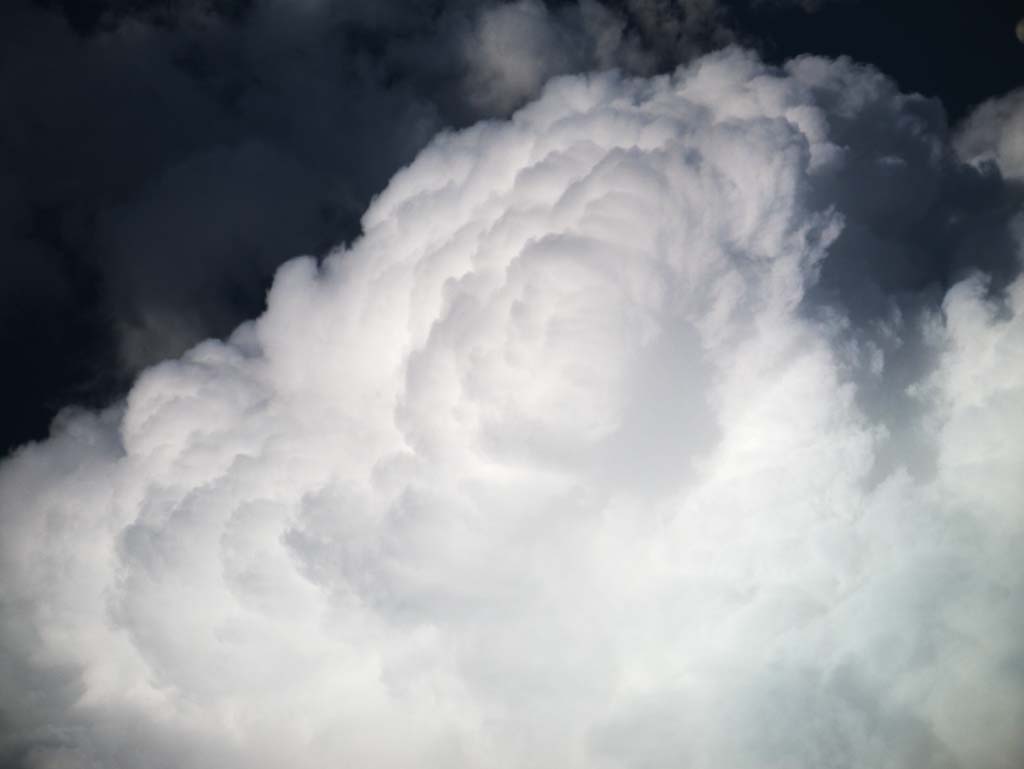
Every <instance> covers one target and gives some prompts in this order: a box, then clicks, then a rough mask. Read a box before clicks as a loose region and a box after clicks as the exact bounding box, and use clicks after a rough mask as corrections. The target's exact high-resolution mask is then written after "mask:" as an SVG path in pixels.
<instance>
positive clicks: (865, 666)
mask: <svg viewBox="0 0 1024 769" xmlns="http://www.w3.org/2000/svg"><path fill="white" fill-rule="evenodd" d="M930 115H931V113H930V112H929V110H928V107H927V105H926V104H924V103H923V102H922V101H921V100H919V99H915V98H913V97H903V96H901V95H899V94H898V93H897V92H896V90H895V88H894V87H893V86H892V84H891V83H889V82H888V81H886V80H885V79H884V78H882V77H880V76H878V75H877V74H875V73H872V72H870V71H867V70H863V69H860V68H858V67H856V66H854V65H852V64H850V63H848V62H842V61H841V62H827V61H824V60H819V59H803V60H798V61H796V62H794V63H792V64H790V65H788V66H787V68H786V69H785V70H784V71H779V70H773V69H771V68H768V67H765V66H763V65H762V64H761V63H759V62H758V61H757V60H755V59H754V58H752V57H751V56H749V55H748V54H745V53H743V52H740V51H736V50H732V51H728V52H726V53H723V54H719V55H715V56H712V57H710V58H706V59H703V60H701V61H699V62H697V63H696V64H694V65H693V66H692V67H690V68H687V69H683V70H680V71H679V72H678V73H676V74H675V75H673V76H671V77H662V78H656V79H651V80H627V79H622V78H619V77H616V76H614V75H594V76H587V77H570V78H563V79H557V80H555V81H554V82H552V83H551V84H550V85H549V86H548V87H547V88H546V89H545V92H544V95H543V97H542V98H541V99H540V100H539V101H538V102H536V103H533V104H531V105H529V106H528V107H526V108H525V109H523V110H522V111H520V112H519V113H517V114H516V115H515V117H514V118H513V119H512V120H510V121H508V122H501V123H497V122H491V123H483V124H480V125H478V126H475V127H473V128H471V129H468V130H466V131H463V132H460V133H456V134H446V135H442V136H439V137H438V138H437V139H435V141H434V142H433V143H432V144H431V145H430V146H429V147H428V148H427V149H426V150H424V152H423V153H421V154H420V156H419V157H418V158H417V160H416V161H415V162H414V163H413V164H412V165H411V166H409V167H408V168H406V169H404V170H403V171H401V172H399V173H398V174H397V175H396V176H395V177H394V179H393V180H392V181H391V183H390V184H389V186H388V187H387V189H386V190H384V192H382V193H381V194H380V195H379V196H378V198H377V199H376V200H375V202H374V203H373V205H372V206H371V208H370V209H369V210H368V211H367V213H366V215H365V217H364V220H363V225H364V231H365V235H364V236H363V237H362V239H360V240H359V241H358V242H356V243H355V244H354V245H353V246H352V247H351V248H349V249H347V250H342V251H339V252H338V253H336V254H334V255H333V256H331V257H330V258H329V259H328V260H327V261H326V262H325V263H324V264H323V265H322V266H321V267H319V268H318V267H317V265H316V264H315V263H314V262H313V261H312V260H308V259H307V260H298V261H294V262H291V263H289V264H287V265H285V266H284V267H283V268H282V269H281V270H280V272H279V274H278V276H277V279H276V281H275V285H274V288H273V290H272V292H271V294H270V297H269V303H268V310H267V312H266V313H265V314H264V315H263V316H262V317H261V318H259V319H258V320H256V321H254V322H253V323H251V324H247V325H246V326H243V327H242V328H241V329H239V331H238V332H236V334H235V335H234V336H233V337H232V339H231V340H230V341H228V342H226V343H220V342H206V343H204V344H202V345H200V346H199V347H197V348H195V349H194V350H192V351H191V352H190V353H188V354H187V355H186V356H185V357H184V358H182V359H181V360H179V361H173V362H168V363H164V364H161V365H159V366H157V367H155V368H152V369H150V370H148V371H147V372H145V373H144V374H143V375H142V377H141V378H140V379H139V381H138V382H137V383H136V385H135V387H134V388H133V389H132V391H131V393H130V395H129V397H128V399H127V401H126V403H125V404H124V405H123V406H122V407H118V408H116V409H114V410H111V411H110V412H108V413H106V414H102V415H91V414H84V413H78V414H69V415H67V416H66V417H65V418H64V419H63V421H62V422H61V423H60V424H58V425H57V426H56V427H55V430H54V435H53V437H52V438H51V439H50V440H49V441H47V442H45V443H42V444H38V445H35V446H29V447H26V448H24V449H23V450H22V451H20V452H19V453H18V454H17V455H16V456H14V457H13V458H12V459H10V460H9V461H8V462H6V463H5V464H4V465H3V466H2V468H0V508H2V511H3V523H2V525H3V537H2V540H0V541H2V545H0V584H2V585H3V588H2V591H3V592H2V596H3V606H4V611H3V625H2V630H0V643H2V644H3V649H4V652H3V658H2V659H3V660H4V664H3V666H2V667H0V686H2V688H3V689H4V690H5V691H14V690H20V691H25V692H27V693H28V695H27V697H26V698H25V704H24V705H21V706H18V707H12V706H10V705H8V709H7V710H6V711H5V712H4V713H3V718H4V721H5V722H6V724H7V733H8V737H7V738H6V739H7V743H6V746H5V747H7V748H8V749H9V752H11V755H15V754H16V755H19V756H22V757H24V758H26V761H27V763H28V765H30V766H42V767H63V766H81V765H90V763H92V764H97V765H101V766H104V767H119V766H134V765H137V764H138V762H139V760H140V756H144V757H145V762H146V764H147V765H151V766H167V767H179V766H180V767H206V766H209V767H213V766H217V767H230V766H247V767H277V766H282V765H288V766H295V767H321V766H325V765H334V764H342V763H345V764H352V765H356V766H373V767H399V766H410V765H416V766H427V767H429V766H438V767H441V766H443V767H459V766H465V767H482V766H487V767H520V766H527V765H529V766H537V767H556V766H557V767H623V768H626V767H631V768H632V767H636V768H639V767H668V766H680V765H686V766H690V767H722V766H728V767H737V768H740V767H787V768H789V767H808V769H810V768H811V767H815V768H817V767H821V766H836V767H851V768H853V767H863V766H891V767H908V768H909V767H920V766H939V767H941V766H950V767H953V766H963V767H967V766H970V767H988V768H991V769H996V768H1004V767H1005V769H1011V768H1012V767H1014V766H1016V765H1017V764H1018V761H1019V759H1020V758H1021V757H1022V756H1024V743H1022V738H1021V736H1020V734H1019V730H1018V729H1017V726H1018V725H1019V723H1020V722H1021V718H1022V717H1024V681H1022V680H1021V674H1020V671H1019V667H1020V663H1019V660H1020V658H1021V654H1022V651H1024V647H1022V642H1021V636H1020V633H1019V632H1017V629H1018V628H1019V617H1020V616H1021V609H1022V608H1024V607H1022V605H1021V603H1022V598H1024V592H1022V584H1021V574H1020V570H1019V568H1016V564H1017V562H1018V553H1019V549H1020V543H1021V535H1022V523H1024V520H1022V518H1021V514H1020V511H1021V509H1022V506H1021V503H1022V502H1024V491H1022V486H1021V480H1020V477H1019V473H1015V472H1014V471H1015V469H1017V468H1019V467H1020V464H1021V460H1022V459H1024V456H1022V455H1024V447H1022V446H1021V445H1020V442H1019V441H1017V440H1014V436H1015V435H1018V434H1020V427H1021V425H1020V416H1019V415H1020V414H1024V369H1021V367H1020V366H1019V365H1018V361H1021V360H1024V356H1022V355H1021V354H1020V353H1021V352H1022V351H1021V345H1022V344H1024V342H1022V335H1024V314H1022V309H1021V291H1022V288H1021V287H1022V285H1024V284H1022V283H1021V282H1020V281H1019V280H1018V281H1016V282H1014V283H1012V285H1010V286H1009V287H1008V288H1007V290H1006V291H1005V295H1003V293H1004V292H1002V290H1001V287H999V286H995V287H994V288H995V289H997V291H996V293H997V294H999V295H998V296H990V295H989V294H988V293H986V292H985V291H983V290H981V288H980V286H981V285H982V284H981V283H980V282H979V281H978V279H976V278H975V279H970V280H968V281H967V282H961V283H958V284H957V285H955V286H954V287H953V288H952V290H950V291H949V292H948V293H947V294H946V296H945V298H944V300H942V304H941V306H940V305H938V304H933V305H930V306H929V307H928V311H927V312H924V313H923V314H921V313H910V312H903V313H902V314H901V313H899V312H897V310H899V308H900V307H904V309H906V307H915V308H918V309H920V307H919V304H915V303H913V302H910V303H907V304H906V305H896V304H885V303H882V304H883V307H882V310H877V308H876V306H875V305H874V304H872V303H871V302H869V301H867V300H866V299H864V297H865V296H869V295H873V294H872V292H879V291H881V292H886V291H889V290H890V287H891V286H890V283H888V282H887V281H889V280H890V279H893V280H894V278H892V276H891V275H890V274H889V273H887V272H886V271H885V270H883V269H881V268H879V267H878V265H877V264H876V263H875V258H874V257H871V258H868V257H867V256H865V257H864V261H863V264H864V265H865V269H864V275H862V276H861V278H862V279H861V281H860V282H857V281H853V280H845V281H838V280H836V279H835V276H834V275H832V274H831V273H830V272H829V263H830V260H833V259H846V260H853V259H855V258H856V257H857V254H858V247H859V246H864V245H865V244H868V245H870V246H871V247H879V248H883V249H884V253H888V254H891V255H893V259H906V260H908V262H912V260H913V258H916V257H917V252H916V250H915V248H912V247H911V245H912V244H913V243H912V241H911V238H912V237H913V236H912V235H911V234H910V231H909V230H907V231H904V230H901V229H899V228H894V227H893V226H892V221H891V220H890V219H891V211H892V209H891V207H883V206H877V205H872V204H871V201H868V200H865V199H864V195H865V194H874V193H865V192H864V189H865V187H866V185H869V184H872V183H874V182H875V181H876V180H878V179H887V180H888V181H889V183H890V185H891V186H890V187H889V188H888V189H889V190H890V194H891V195H892V196H893V200H894V204H900V205H905V206H906V208H902V209H899V210H900V211H901V212H903V213H902V214H901V216H902V218H904V219H910V218H913V217H914V216H917V214H915V213H914V212H915V211H918V210H919V208H920V206H923V205H924V204H923V203H921V201H920V200H914V201H903V200H902V195H908V196H909V195H914V194H917V193H920V191H921V190H922V189H925V188H926V186H927V185H926V184H925V183H928V184H932V183H934V186H935V187H936V188H938V187H939V186H940V185H939V184H938V180H942V179H945V178H947V177H946V176H944V174H947V173H953V172H952V171H950V170H949V169H950V168H955V164H954V165H950V164H952V163H953V160H952V159H951V158H952V156H951V152H950V151H949V149H948V145H947V140H946V137H945V136H944V135H943V134H942V132H941V128H940V127H938V126H937V124H936V123H935V122H934V121H932V120H931V117H930ZM938 122H939V123H941V121H938ZM957 173H966V171H964V170H963V169H960V170H957ZM901 191H905V192H901ZM935 196H936V199H938V196H939V193H938V192H936V193H935ZM936 205H938V204H936ZM943 210H944V209H943ZM887 217H889V218H887ZM851 232H852V233H853V234H852V235H851V234H850V233H851ZM893 232H895V233H896V234H895V235H892V233H893ZM887 237H888V238H890V240H886V238H887ZM914 242H915V243H916V241H914ZM879 244H881V245H879ZM1017 248H1018V249H1019V245H1018V246H1017ZM865 253H866V252H865ZM1015 256H1016V254H1015ZM840 274H844V273H840ZM897 274H898V271H897ZM819 278H820V280H819ZM901 279H902V278H901ZM830 280H832V281H833V283H831V284H830V283H829V281H830ZM816 281H819V282H816ZM822 285H824V286H825V287H826V288H829V286H831V288H830V289H829V291H832V293H830V292H829V291H824V292H822V293H821V294H820V295H819V294H817V293H815V291H816V290H817V289H819V288H820V287H821V286H822ZM900 285H904V284H900ZM835 292H838V298H837V296H836V293H835ZM916 296H917V295H916V294H915V297H916ZM921 296H922V297H925V298H926V297H927V294H923V295H921ZM895 301H896V300H895V299H894V300H893V302H895ZM919 301H920V302H923V301H925V299H924V298H920V299H915V302H919ZM883 310H884V311H883ZM922 324H924V325H922ZM894 340H895V341H894ZM900 340H902V342H903V343H904V344H906V345H910V344H913V345H914V350H915V353H916V354H917V355H918V356H919V357H920V359H921V360H923V361H924V363H923V364H922V365H921V366H919V367H916V368H911V372H910V374H909V375H908V376H909V378H910V381H909V382H907V381H904V380H903V379H900V378H899V376H897V375H896V374H891V375H890V373H889V372H890V370H891V369H893V368H895V369H896V370H897V373H898V372H899V371H900V370H901V369H900V368H899V364H898V362H894V361H898V360H899V356H898V355H896V354H894V353H893V350H894V349H898V347H899V344H898V342H899V341H900ZM871 345H874V347H871ZM883 345H887V346H886V347H884V350H883ZM865 351H867V352H865ZM883 352H884V353H885V354H883ZM862 359H863V360H862ZM864 361H869V362H867V363H864ZM865 372H867V373H865ZM878 382H881V384H880V385H878V384H877V383H878ZM872 383H875V385H874V386H876V388H877V387H881V388H882V393H881V395H880V394H879V393H878V392H877V390H876V391H872V390H871V387H872V386H873V385H872ZM911 385H912V386H913V387H912V395H907V394H906V393H905V392H904V390H905V389H906V387H907V386H911ZM897 390H899V392H896V391H897ZM884 395H889V396H891V399H886V398H885V397H882V396H884ZM897 396H899V397H897ZM899 398H906V399H908V400H911V399H912V400H913V402H914V403H915V404H916V411H910V410H908V411H907V414H908V415H909V416H906V418H900V417H901V415H902V414H903V412H902V410H901V409H902V406H901V404H902V403H903V402H904V401H902V400H900V399H899ZM893 404H895V405H893ZM896 412H899V413H896ZM908 422H909V424H908ZM903 432H906V433H908V434H909V433H914V434H915V435H917V434H918V433H920V434H923V436H924V437H923V438H921V437H920V436H918V437H917V438H915V441H916V442H915V441H909V442H908V443H907V444H906V445H909V446H912V447H914V448H913V451H914V452H921V453H922V454H929V455H934V457H935V461H934V463H933V465H934V466H933V467H932V468H931V469H930V470H929V471H928V472H918V470H917V465H918V463H917V459H919V458H918V457H916V456H910V455H909V452H908V453H897V455H896V456H895V457H889V458H888V459H887V460H886V461H885V462H884V463H883V465H882V466H881V469H879V463H880V457H882V452H883V450H884V447H885V446H887V445H893V444H895V445H903V444H900V443H899V440H898V439H899V438H900V436H901V435H902V433H903Z"/></svg>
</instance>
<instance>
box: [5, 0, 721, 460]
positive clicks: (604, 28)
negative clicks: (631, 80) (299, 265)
mask: <svg viewBox="0 0 1024 769" xmlns="http://www.w3.org/2000/svg"><path fill="white" fill-rule="evenodd" d="M0 13H2V14H3V25H2V26H3V29H2V30H0V38H2V45H3V48H4V57H5V63H6V66H5V67H4V68H3V74H0V93H2V94H3V98H4V101H5V103H6V104H8V105H9V109H8V110H7V112H8V119H7V120H6V121H5V123H4V126H3V127H2V128H0V190H2V193H0V199H2V200H3V201H5V202H4V204H3V208H2V210H0V243H2V245H3V251H2V252H0V253H2V256H0V276H2V280H0V305H2V306H3V307H4V309H5V314H6V315H7V316H9V322H5V324H4V328H5V329H6V331H5V335H4V337H3V338H2V339H0V347H2V348H3V349H5V350H7V351H8V353H9V354H10V355H11V365H12V366H13V367H14V368H15V369H17V370H19V371H22V372H23V377H22V380H23V382H24V384H23V385H21V384H11V385H9V387H8V392H7V393H6V398H5V399H6V400H8V401H12V402H13V401H18V402H25V401H39V402H40V406H39V409H40V411H41V413H40V414H39V415H38V416H33V417H32V418H31V419H29V418H27V417H26V419H28V421H27V422H26V424H25V425H23V426H21V425H19V426H18V427H11V428H10V430H9V434H7V433H5V434H4V436H3V439H2V441H0V446H2V450H6V449H7V447H8V446H10V447H12V448H13V446H14V445H17V444H18V443H20V442H22V441H23V440H25V439H26V438H27V437H30V436H35V435H38V434H39V432H40V430H41V428H43V427H44V426H45V424H46V423H47V422H48V421H49V419H50V418H51V417H52V414H53V412H54V410H55V407H56V406H60V405H64V404H66V403H68V402H85V403H93V404H97V403H103V402H107V401H108V400H109V399H110V398H111V397H113V395H114V394H118V393H120V392H121V391H122V388H123V386H124V384H125V383H126V382H128V381H130V379H131V377H133V376H134V375H135V373H137V372H138V371H139V370H141V368H142V367H144V366H145V365H147V364H149V363H152V362H155V361H158V360H162V359H164V358H166V357H168V356H172V355H175V354H177V353H179V352H180V351H181V350H182V349H184V348H185V347H187V346H188V345H190V344H194V343H195V342H198V341H200V340H202V339H203V338H206V337H208V336H222V335H223V334H225V333H227V331H228V330H230V328H232V327H233V326H234V325H236V324H237V323H239V322H241V321H242V320H244V319H245V318H247V317H251V316H252V315H254V314H257V313H258V312H259V311H261V309H262V295H263V294H264V293H265V290H266V288H267V285H268V283H267V275H268V273H269V272H272V270H273V268H275V267H276V266H278V265H279V264H280V263H281V262H283V261H285V260H287V259H289V258H292V257H294V256H296V255H299V254H316V255H322V254H323V253H324V252H325V250H326V249H327V248H328V246H329V245H331V244H333V243H337V242H339V241H345V240H351V239H352V238H354V237H355V236H356V235H357V234H358V232H359V217H360V215H361V214H362V212H363V211H364V210H365V208H366V206H367V205H368V203H369V202H370V199H371V197H372V195H373V194H374V193H376V192H377V191H378V190H379V189H381V188H382V187H383V186H384V184H385V183H386V182H387V180H388V178H389V177H390V176H391V175H392V174H393V173H394V172H395V171H396V170H397V169H398V168H400V167H402V166H403V165H405V164H406V163H408V162H409V161H411V160H412V159H413V157H414V156H415V154H416V152H417V151H418V150H419V149H421V148H422V147H423V146H424V145H425V144H426V142H427V141H428V140H429V139H430V137H431V136H433V135H434V134H435V133H436V132H437V131H438V130H440V129H442V128H458V127H463V126H466V125H469V124H472V123H474V122H476V121H477V120H479V119H480V118H483V117H505V116H507V115H508V114H509V113H510V112H511V111H512V110H514V109H515V108H518V107H519V106H521V105H522V104H524V103H525V102H526V101H528V100H530V99H532V98H534V97H535V96H536V95H537V94H538V92H539V90H540V88H541V87H542V86H543V85H544V83H545V82H546V81H547V80H548V79H549V78H550V77H552V76H554V75H560V74H566V73H570V72H581V71H588V70H592V69H607V68H613V67H614V68H620V69H622V70H624V71H627V72H632V73H639V74H649V73H651V72H653V71H654V70H655V69H657V68H659V67H661V68H671V67H674V66H675V65H676V64H678V63H679V62H680V61H682V60H683V59H685V58H688V57H692V56H693V55H695V54H696V53H699V52H700V51H702V50H704V49H705V48H706V47H707V46H709V45H712V44H715V43H716V42H721V41H722V40H725V39H727V38H728V35H727V34H726V33H724V32H722V33H721V34H719V33H718V32H715V31H714V30H718V29H719V22H718V19H719V16H720V15H719V14H717V12H716V11H715V5H714V4H713V3H710V4H709V3H684V4H649V3H632V2H631V3H626V4H625V5H616V4H610V3H601V2H598V1H597V0H579V2H569V3H545V2H542V1H541V0H522V1H521V2H517V3H506V2H499V0H493V1H492V2H486V3H478V2H469V0H444V1H443V2H442V1H441V0H435V1H434V2H430V3H410V2H407V1H405V0H389V1H388V2H376V3H363V2H352V1H350V0H304V1H303V2H294V1H293V0H288V1H287V2H286V1H285V0H240V1H238V0H196V1H195V2H191V1H190V2H188V3H173V4H168V3H164V2H157V0H90V1H89V2H78V0H76V2H63V1H61V2H57V1H56V0H55V1H54V2H30V0H14V1H13V2H9V3H6V4H5V5H4V8H3V10H2V11H0ZM211 174H215V175H214V176H211ZM204 190H205V192H204ZM214 191H215V192H216V194H217V196H218V198H217V199H218V201H219V202H217V203H216V204H214V205H209V200H210V197H209V196H210V195H211V194H212V193H213V192H214ZM228 201H230V202H228ZM271 205H273V207H275V208H276V207H279V208H280V209H282V211H281V213H280V215H268V206H271ZM219 216H224V217H226V219H225V221H224V222H223V228H222V231H221V232H219V233H214V232H213V231H212V228H213V223H214V220H215V218H216V217H219ZM25 329H48V331H47V332H46V333H45V334H44V333H40V334H38V335H36V336H34V337H33V336H31V335H28V334H26V333H25V331H24V330H25ZM71 329H77V330H78V331H74V332H73V331H71ZM83 350H88V351H89V352H88V354H83V353H82V351H83ZM55 361H64V362H65V363H59V364H58V363H55ZM43 404H45V406H44V405H43ZM33 413H34V412H33ZM21 417H22V415H21V414H19V415H11V419H5V424H8V425H13V424H14V422H15V421H17V420H19V419H21Z"/></svg>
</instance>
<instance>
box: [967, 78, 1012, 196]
mask: <svg viewBox="0 0 1024 769" xmlns="http://www.w3.org/2000/svg"><path fill="white" fill-rule="evenodd" d="M957 143H958V148H959V150H960V152H961V153H962V154H963V155H964V157H965V158H966V159H967V160H971V161H974V162H976V163H979V162H985V161H989V162H994V163H995V164H996V165H997V166H998V167H999V170H1000V171H1001V172H1002V173H1003V175H1004V176H1006V177H1007V178H1008V179H1016V180H1018V181H1020V180H1022V179H1024V89H1019V90H1017V91H1014V92H1012V93H1010V94H1008V95H1006V96H1004V97H1003V98H1001V99H991V100H989V101H987V102H985V103H984V104H982V105H981V106H980V107H978V109H976V110H975V111H974V113H973V114H972V115H971V116H970V118H969V119H968V120H967V121H966V122H965V123H964V125H963V126H962V127H961V130H960V135H959V136H958V137H957Z"/></svg>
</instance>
